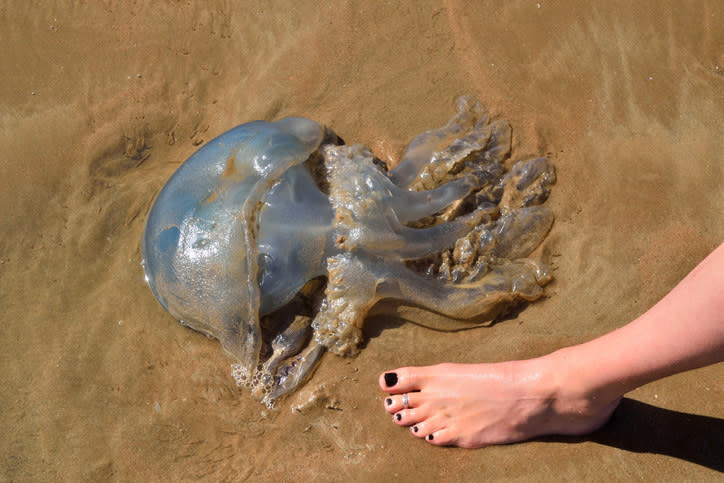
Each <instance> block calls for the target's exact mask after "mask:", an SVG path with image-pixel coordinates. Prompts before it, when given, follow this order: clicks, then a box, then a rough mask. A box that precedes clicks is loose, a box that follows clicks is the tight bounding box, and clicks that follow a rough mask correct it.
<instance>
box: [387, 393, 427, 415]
mask: <svg viewBox="0 0 724 483" xmlns="http://www.w3.org/2000/svg"><path fill="white" fill-rule="evenodd" d="M405 394H407V406H405V400H404V397H405V395H404V394H394V395H390V396H387V397H386V398H385V401H384V405H385V410H386V411H387V412H388V413H396V412H398V411H400V410H402V409H409V408H415V407H418V406H419V405H420V403H421V396H420V393H419V392H408V393H405Z"/></svg>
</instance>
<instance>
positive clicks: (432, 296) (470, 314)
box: [377, 259, 549, 319]
mask: <svg viewBox="0 0 724 483" xmlns="http://www.w3.org/2000/svg"><path fill="white" fill-rule="evenodd" d="M379 269H380V270H384V273H385V274H386V276H385V283H380V284H378V292H377V297H379V298H393V299H397V300H402V301H406V302H410V303H412V304H414V305H417V306H419V307H423V308H426V309H428V310H431V311H433V312H437V313H440V314H443V315H445V316H448V317H452V318H454V319H472V318H474V317H477V316H481V315H486V316H487V315H490V313H491V311H496V312H497V311H498V310H500V309H501V307H505V306H506V305H508V304H509V303H511V302H514V301H516V300H520V299H522V300H526V301H532V300H536V299H537V298H539V297H540V296H541V295H542V294H543V289H542V287H541V286H542V285H544V284H545V283H546V282H547V281H548V280H549V277H548V276H547V275H546V274H547V272H546V271H545V270H543V269H542V267H541V266H540V265H539V264H538V263H537V262H535V261H533V260H528V259H523V260H517V261H515V262H508V263H505V264H501V265H496V266H492V267H491V268H490V271H489V272H488V273H487V274H486V275H485V276H483V277H482V278H481V279H479V280H477V281H476V282H474V283H467V284H454V283H448V282H440V281H439V280H428V279H426V278H424V277H422V276H421V275H418V274H417V273H415V272H412V271H411V270H409V269H408V268H406V267H405V266H403V265H402V264H395V265H392V266H390V265H386V266H384V267H380V268H379ZM493 315H495V314H493Z"/></svg>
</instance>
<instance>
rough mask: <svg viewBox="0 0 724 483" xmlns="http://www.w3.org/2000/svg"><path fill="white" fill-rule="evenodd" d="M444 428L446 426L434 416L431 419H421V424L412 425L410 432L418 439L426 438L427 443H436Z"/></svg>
mask: <svg viewBox="0 0 724 483" xmlns="http://www.w3.org/2000/svg"><path fill="white" fill-rule="evenodd" d="M444 428H445V426H444V425H443V424H442V422H441V421H440V420H439V418H436V417H435V416H434V415H433V416H432V417H430V418H421V420H420V421H419V422H417V423H414V424H412V425H411V427H410V430H411V431H412V434H414V435H415V436H417V437H418V438H424V439H425V441H428V442H430V443H434V442H435V438H436V434H437V433H438V432H439V431H441V430H443V429H444ZM431 436H432V437H431Z"/></svg>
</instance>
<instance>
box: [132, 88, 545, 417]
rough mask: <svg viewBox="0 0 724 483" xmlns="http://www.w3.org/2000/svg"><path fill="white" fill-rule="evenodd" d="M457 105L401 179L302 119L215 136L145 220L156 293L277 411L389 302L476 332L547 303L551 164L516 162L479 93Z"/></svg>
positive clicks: (407, 161) (413, 154) (417, 149)
mask: <svg viewBox="0 0 724 483" xmlns="http://www.w3.org/2000/svg"><path fill="white" fill-rule="evenodd" d="M456 111H457V112H456V113H455V115H454V116H453V117H452V119H450V121H449V122H448V123H447V124H446V125H445V126H443V127H441V128H438V129H432V130H430V131H426V132H424V133H422V134H420V135H419V136H417V137H415V138H414V139H413V140H412V142H411V143H410V144H409V146H408V147H407V148H406V150H405V152H404V155H403V156H402V159H401V161H400V162H399V163H398V164H397V165H396V166H395V167H394V168H393V169H391V170H387V168H386V166H385V164H384V163H383V162H381V161H379V160H378V159H376V158H375V156H374V155H373V154H372V152H371V151H370V149H369V148H367V147H365V146H362V145H345V144H343V143H342V141H341V140H340V139H339V138H338V137H337V135H336V134H335V133H334V132H333V131H331V130H330V129H329V128H327V127H325V126H322V125H320V124H318V123H316V122H314V121H311V120H309V119H304V118H299V117H292V118H286V119H282V120H280V121H276V122H265V121H255V122H250V123H247V124H243V125H241V126H238V127H236V128H234V129H232V130H230V131H228V132H226V133H224V134H222V135H221V136H219V137H217V138H216V139H214V140H212V141H210V142H209V143H207V144H206V145H204V146H203V147H201V148H200V149H199V150H198V151H197V152H196V153H194V154H193V155H192V156H191V157H190V158H189V159H188V160H187V161H186V162H185V163H183V164H182V165H181V166H180V167H179V169H178V170H177V171H176V173H174V175H173V176H172V177H171V178H170V179H169V181H168V182H167V183H166V185H165V186H164V188H163V189H162V190H161V192H160V193H159V195H158V197H157V199H156V201H155V202H154V204H153V207H152V208H151V211H150V214H149V216H148V221H147V224H146V230H145V233H144V238H143V266H144V270H145V273H146V280H147V281H148V284H149V285H150V287H151V290H152V291H153V294H154V295H155V297H156V299H158V301H159V302H160V303H161V305H163V307H164V308H165V309H166V310H167V311H168V312H169V313H170V314H171V315H172V316H174V317H175V318H177V319H178V320H179V321H180V322H181V323H182V324H184V325H186V326H188V327H190V328H192V329H195V330H197V331H200V332H202V333H204V334H206V335H208V336H211V337H215V338H216V339H218V340H219V341H220V342H221V345H222V346H223V348H224V349H225V350H226V351H227V352H229V353H230V354H231V355H232V356H233V357H234V358H235V359H236V360H237V363H236V364H234V365H233V366H232V367H233V369H232V374H233V376H234V378H235V379H236V381H237V383H239V384H240V385H242V386H245V387H247V388H248V389H249V390H250V392H251V394H252V395H253V396H254V397H255V398H256V399H258V400H260V401H262V402H263V403H265V404H267V405H270V406H271V405H273V404H274V401H275V400H276V399H277V398H279V397H280V396H282V395H284V394H287V393H289V392H292V391H294V390H295V389H296V388H297V387H299V386H300V384H302V383H303V382H304V380H305V378H306V377H307V376H308V375H309V374H310V373H311V371H312V369H313V368H314V365H315V364H316V362H317V361H318V359H319V357H320V355H321V354H322V353H323V351H324V350H329V351H330V352H333V353H335V354H338V355H353V354H355V353H357V351H358V350H359V345H360V342H361V339H362V325H363V323H364V319H365V316H366V315H367V314H368V313H369V311H370V310H371V309H372V308H373V306H375V305H376V304H377V303H378V302H380V301H382V300H388V301H390V300H391V301H394V303H393V304H389V305H388V307H389V308H390V311H391V312H394V311H396V310H398V309H399V307H400V306H404V305H407V306H415V307H419V308H424V309H426V310H429V311H430V313H431V314H432V313H434V314H440V315H442V316H444V317H445V318H446V319H449V320H458V321H459V320H462V321H467V322H468V323H471V324H475V323H478V324H479V323H480V321H481V320H490V319H492V318H495V317H496V316H497V315H499V314H500V313H501V311H505V310H507V309H509V308H510V307H511V306H513V305H516V304H518V303H521V302H525V301H533V300H535V299H537V298H539V297H541V295H542V294H543V289H542V286H543V285H544V284H545V283H547V282H548V281H549V280H550V278H551V277H550V275H549V273H548V270H547V268H546V267H545V266H544V265H543V264H542V263H540V262H538V261H535V260H532V259H529V258H526V257H527V256H528V255H529V254H530V253H531V252H532V251H533V250H534V249H535V248H536V247H537V246H538V244H539V243H540V242H541V241H542V240H543V238H545V236H546V234H547V233H548V231H549V230H550V227H551V225H552V223H553V214H552V213H551V211H550V209H548V208H547V207H545V206H543V203H544V202H545V200H546V199H547V197H548V194H549V192H550V185H551V184H553V183H554V182H555V171H554V169H553V166H552V165H551V164H550V163H549V162H548V161H547V160H546V159H545V158H536V159H532V160H526V161H519V162H517V163H512V162H510V161H507V162H506V160H508V158H509V156H510V145H511V143H510V138H511V128H510V125H509V124H508V123H507V122H506V121H502V120H495V121H490V120H489V116H488V113H487V111H486V110H485V108H484V107H483V106H482V105H481V104H480V103H479V102H478V101H477V100H475V99H473V98H472V97H470V96H463V97H461V98H459V99H458V101H457V105H456ZM380 306H382V305H380ZM423 325H424V324H423ZM456 327H459V325H456Z"/></svg>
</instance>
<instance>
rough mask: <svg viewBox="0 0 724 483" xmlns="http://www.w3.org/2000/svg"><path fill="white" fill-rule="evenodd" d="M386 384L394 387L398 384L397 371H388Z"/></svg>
mask: <svg viewBox="0 0 724 483" xmlns="http://www.w3.org/2000/svg"><path fill="white" fill-rule="evenodd" d="M385 384H387V387H392V386H394V385H395V384H397V373H395V372H388V373H386V374H385Z"/></svg>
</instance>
